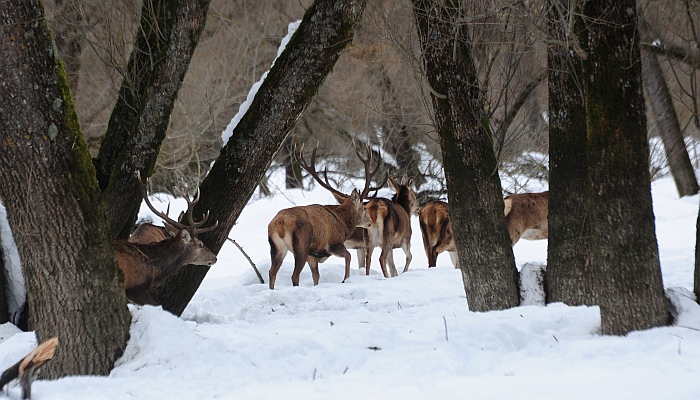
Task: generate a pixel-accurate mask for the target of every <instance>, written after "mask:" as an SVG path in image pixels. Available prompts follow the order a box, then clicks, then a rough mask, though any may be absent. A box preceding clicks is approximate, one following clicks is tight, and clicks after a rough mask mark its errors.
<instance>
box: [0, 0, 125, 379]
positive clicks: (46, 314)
mask: <svg viewBox="0 0 700 400" xmlns="http://www.w3.org/2000/svg"><path fill="white" fill-rule="evenodd" d="M0 27H1V28H0V60H2V61H0V63H1V64H2V65H1V67H0V82H3V84H2V85H0V110H1V112H0V147H2V151H0V176H2V179H0V196H1V197H2V199H3V202H4V204H5V207H6V208H7V214H8V218H9V221H10V226H11V227H12V230H13V233H14V234H15V239H16V243H17V247H18V250H19V254H20V258H21V260H22V267H23V273H24V279H25V282H26V286H27V292H28V294H29V312H30V314H31V316H32V319H33V326H34V327H35V329H36V335H37V339H38V340H39V341H40V342H42V341H44V340H46V339H48V338H50V337H53V336H58V337H59V338H60V340H61V343H62V344H63V347H62V350H61V351H60V352H59V353H58V354H57V355H56V358H55V359H54V362H53V363H51V364H50V365H47V366H46V368H45V369H44V370H43V373H44V377H47V378H58V377H61V376H66V375H106V374H108V373H109V371H110V370H111V369H112V366H113V365H114V362H115V361H116V360H117V358H118V357H119V356H120V355H121V354H122V352H123V350H124V348H125V346H126V342H127V339H128V337H129V323H130V314H129V311H128V309H127V307H126V297H125V295H124V285H123V279H122V278H121V276H122V275H121V273H120V272H119V270H118V268H117V262H116V258H115V257H114V252H113V250H112V239H111V237H110V235H109V226H108V225H107V219H106V217H105V208H104V204H103V203H102V200H101V198H100V192H99V189H98V186H97V181H96V180H95V170H94V168H93V166H92V163H91V160H90V154H89V152H88V149H87V145H86V143H85V141H84V139H83V137H82V135H81V132H80V126H79V125H78V118H77V116H76V114H75V110H74V108H73V103H72V99H71V95H70V90H69V88H68V83H67V81H66V76H65V73H64V71H63V66H62V65H61V63H60V61H59V59H58V54H57V52H56V48H55V46H54V43H53V42H52V40H51V37H50V34H49V31H48V28H47V25H46V21H45V19H44V15H43V9H42V6H41V3H40V2H39V0H13V1H3V2H0Z"/></svg>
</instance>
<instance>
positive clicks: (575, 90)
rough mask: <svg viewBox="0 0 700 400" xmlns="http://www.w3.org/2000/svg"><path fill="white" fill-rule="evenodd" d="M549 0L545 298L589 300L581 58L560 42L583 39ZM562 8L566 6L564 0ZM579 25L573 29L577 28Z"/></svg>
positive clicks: (589, 302) (590, 280)
mask: <svg viewBox="0 0 700 400" xmlns="http://www.w3.org/2000/svg"><path fill="white" fill-rule="evenodd" d="M558 1H559V0H550V4H549V6H550V8H549V14H548V20H547V21H548V30H549V33H550V36H551V37H552V38H554V39H555V40H554V41H553V42H552V43H550V44H549V46H548V48H547V50H548V56H547V61H548V64H549V167H550V169H549V212H548V215H549V221H548V223H549V244H548V247H547V271H546V279H547V285H546V288H547V301H548V302H563V303H566V304H569V305H593V304H596V303H595V280H594V275H593V266H592V265H591V262H590V239H589V234H590V232H589V225H588V221H589V216H588V212H589V210H588V192H587V191H586V190H585V188H586V184H587V182H588V163H587V157H586V109H585V106H584V102H583V96H584V93H583V88H582V86H581V85H582V84H583V80H584V77H583V73H582V72H583V70H582V67H583V65H582V60H581V59H580V57H579V56H578V54H577V53H576V52H574V51H572V50H571V49H570V48H569V47H567V46H564V45H562V43H570V42H571V40H572V37H573V36H574V35H575V36H576V37H578V38H582V34H583V32H581V27H582V24H583V22H582V21H581V20H580V19H579V20H578V21H577V23H576V24H575V25H573V26H574V30H575V31H574V32H568V29H569V24H568V23H567V21H564V20H562V19H561V18H560V14H559V12H558V11H557V9H556V8H555V7H556V5H555V4H554V2H558ZM561 7H562V8H566V9H569V7H568V4H566V3H565V4H562V5H561ZM577 28H578V29H577Z"/></svg>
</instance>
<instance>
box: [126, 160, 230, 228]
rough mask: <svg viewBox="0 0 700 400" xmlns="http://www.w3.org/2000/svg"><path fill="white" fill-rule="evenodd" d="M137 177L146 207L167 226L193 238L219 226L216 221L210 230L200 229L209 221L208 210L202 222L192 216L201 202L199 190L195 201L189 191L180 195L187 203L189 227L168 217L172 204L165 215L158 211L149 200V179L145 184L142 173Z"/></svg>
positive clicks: (137, 173) (139, 172)
mask: <svg viewBox="0 0 700 400" xmlns="http://www.w3.org/2000/svg"><path fill="white" fill-rule="evenodd" d="M136 177H137V178H138V179H139V188H140V189H141V197H143V199H144V201H145V202H146V205H147V206H148V208H150V209H151V211H153V213H154V214H155V215H157V216H159V217H161V218H162V219H163V221H165V223H166V224H168V225H171V226H172V227H174V228H175V229H178V230H186V231H189V233H190V234H191V235H192V237H197V235H198V234H200V233H204V232H209V231H211V230H214V229H215V228H216V227H217V226H219V221H216V222H215V223H214V225H212V226H210V227H208V228H202V229H200V226H202V225H204V224H205V223H206V222H207V220H208V219H209V211H208V210H207V212H206V214H204V215H203V216H202V219H201V221H199V222H195V220H194V217H193V216H192V212H193V211H194V205H195V204H197V202H198V201H199V188H197V194H196V195H195V198H194V200H190V195H189V193H187V190H185V191H180V193H181V194H182V195H183V197H184V198H185V200H186V201H187V220H188V222H189V225H185V224H183V223H181V222H179V221H176V220H174V219H172V218H170V216H169V215H168V214H169V213H170V204H168V209H167V211H166V212H165V213H163V212H161V211H158V209H156V208H155V207H154V206H153V204H151V201H150V200H149V199H148V192H147V190H146V187H147V185H148V178H146V183H145V184H144V183H143V181H142V180H141V171H137V172H136ZM182 214H183V213H180V218H182Z"/></svg>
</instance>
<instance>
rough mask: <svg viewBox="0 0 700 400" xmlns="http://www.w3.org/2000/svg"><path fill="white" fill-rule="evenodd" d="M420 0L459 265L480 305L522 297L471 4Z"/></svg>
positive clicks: (416, 0)
mask: <svg viewBox="0 0 700 400" xmlns="http://www.w3.org/2000/svg"><path fill="white" fill-rule="evenodd" d="M435 3H436V2H432V1H429V0H413V11H414V16H415V19H416V23H417V26H418V35H419V39H420V42H421V48H422V52H423V58H424V60H425V63H426V75H427V78H428V83H429V85H430V86H431V87H432V90H431V98H432V102H433V108H434V111H435V121H434V123H435V128H436V130H437V132H438V134H439V137H440V140H441V142H442V143H441V145H442V154H443V165H444V168H445V178H446V180H447V186H448V194H449V198H450V220H451V221H452V228H453V230H454V237H455V243H456V245H457V252H458V255H459V263H460V268H461V270H462V277H463V280H464V287H465V290H466V293H467V300H468V302H469V308H470V309H471V310H473V311H488V310H498V309H504V308H509V307H514V306H517V305H518V304H519V302H520V296H519V278H518V271H517V269H516V268H515V260H514V257H513V251H512V249H511V243H510V237H509V235H508V230H507V228H506V223H505V219H504V218H503V209H504V203H503V197H502V191H501V182H500V179H499V177H498V170H497V163H496V156H495V154H494V151H493V143H492V137H491V132H490V131H489V129H488V124H487V123H486V117H485V112H484V107H483V97H484V94H483V93H482V92H481V90H480V85H479V82H478V77H477V72H476V68H475V65H474V61H473V60H474V58H473V54H472V48H471V45H470V43H471V42H470V39H469V37H468V32H467V28H468V27H467V26H466V25H464V24H460V23H459V22H458V21H457V20H458V19H459V18H461V17H463V16H462V15H460V10H462V9H464V5H463V4H461V2H459V1H446V2H445V4H443V3H440V5H436V4H435Z"/></svg>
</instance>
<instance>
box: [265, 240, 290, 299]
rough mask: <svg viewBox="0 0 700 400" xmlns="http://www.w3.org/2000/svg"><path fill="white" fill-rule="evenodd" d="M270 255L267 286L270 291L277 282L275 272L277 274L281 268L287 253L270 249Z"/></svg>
mask: <svg viewBox="0 0 700 400" xmlns="http://www.w3.org/2000/svg"><path fill="white" fill-rule="evenodd" d="M270 253H271V254H272V263H271V265H270V273H269V277H270V280H269V284H270V290H274V288H275V281H276V280H277V272H279V270H280V267H281V266H282V261H284V256H285V255H286V254H287V251H286V250H285V251H278V250H277V249H276V248H275V249H270Z"/></svg>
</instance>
